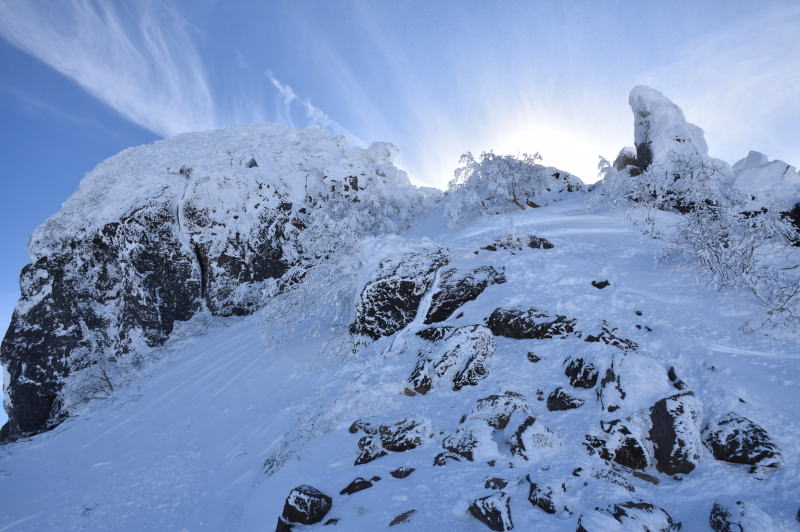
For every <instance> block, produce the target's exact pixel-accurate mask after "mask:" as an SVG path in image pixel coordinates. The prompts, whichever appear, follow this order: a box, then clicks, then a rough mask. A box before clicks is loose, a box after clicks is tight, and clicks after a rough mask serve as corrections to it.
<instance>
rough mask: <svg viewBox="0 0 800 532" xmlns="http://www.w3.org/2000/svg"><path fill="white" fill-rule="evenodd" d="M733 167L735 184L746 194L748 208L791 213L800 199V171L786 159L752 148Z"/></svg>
mask: <svg viewBox="0 0 800 532" xmlns="http://www.w3.org/2000/svg"><path fill="white" fill-rule="evenodd" d="M732 169H733V174H734V176H735V181H734V183H735V184H736V187H737V188H738V189H739V190H741V191H742V192H743V193H744V201H745V205H746V209H747V210H750V211H756V210H758V209H761V208H764V207H766V208H767V209H769V210H773V211H778V212H782V211H783V212H788V211H791V210H792V209H793V208H794V206H795V205H797V203H798V202H800V172H798V171H797V170H796V169H795V168H794V167H793V166H791V165H789V164H787V163H785V162H783V161H780V160H777V159H776V160H774V161H770V160H769V158H768V157H767V156H766V155H764V154H763V153H759V152H757V151H751V152H750V153H748V154H747V157H745V158H744V159H741V160H739V161H737V162H735V163H734V164H733V167H732Z"/></svg>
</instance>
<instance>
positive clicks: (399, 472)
mask: <svg viewBox="0 0 800 532" xmlns="http://www.w3.org/2000/svg"><path fill="white" fill-rule="evenodd" d="M414 471H415V469H414V468H413V467H398V468H397V469H395V470H394V471H391V472H390V473H389V474H390V475H392V476H393V477H394V478H406V477H407V476H408V475H410V474H411V473H413V472H414Z"/></svg>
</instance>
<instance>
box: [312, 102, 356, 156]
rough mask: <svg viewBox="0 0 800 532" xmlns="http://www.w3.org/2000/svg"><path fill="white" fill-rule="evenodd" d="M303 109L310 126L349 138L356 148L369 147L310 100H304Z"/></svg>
mask: <svg viewBox="0 0 800 532" xmlns="http://www.w3.org/2000/svg"><path fill="white" fill-rule="evenodd" d="M303 108H304V109H305V112H306V118H307V119H308V123H309V124H312V125H315V126H319V127H321V128H323V129H327V130H328V131H331V132H333V133H336V134H337V135H343V136H344V137H345V138H347V140H348V141H349V142H350V144H352V145H354V146H359V147H362V148H364V147H366V146H367V143H366V142H365V141H364V140H363V139H361V138H359V137H357V136H356V135H354V134H353V133H351V132H350V131H348V130H347V128H345V127H344V126H342V125H341V124H340V123H339V122H337V121H336V120H334V119H333V118H331V117H330V116H328V115H327V113H325V111H323V110H322V109H320V108H319V107H315V106H314V104H312V103H311V101H310V100H309V99H308V98H306V99H305V100H303Z"/></svg>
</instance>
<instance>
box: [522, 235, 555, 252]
mask: <svg viewBox="0 0 800 532" xmlns="http://www.w3.org/2000/svg"><path fill="white" fill-rule="evenodd" d="M528 247H529V248H533V249H552V248H553V244H552V242H550V241H549V240H547V239H546V238H542V237H539V236H534V235H531V236H529V237H528Z"/></svg>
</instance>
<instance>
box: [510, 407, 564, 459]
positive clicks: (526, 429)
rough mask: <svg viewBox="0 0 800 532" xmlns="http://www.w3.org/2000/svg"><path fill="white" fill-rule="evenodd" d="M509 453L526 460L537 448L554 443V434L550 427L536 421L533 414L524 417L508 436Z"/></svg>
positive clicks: (550, 445)
mask: <svg viewBox="0 0 800 532" xmlns="http://www.w3.org/2000/svg"><path fill="white" fill-rule="evenodd" d="M509 440H510V441H509V443H510V450H511V454H513V455H515V456H519V457H521V458H524V459H525V460H528V459H530V458H531V454H532V453H533V452H534V451H536V450H537V449H542V448H547V447H552V446H554V445H556V440H555V435H554V434H553V433H552V431H551V430H550V429H548V428H547V427H545V426H544V425H542V423H541V422H538V421H536V418H534V417H533V416H528V417H526V418H525V419H524V420H523V421H522V422H521V423H520V424H519V426H518V427H517V429H516V430H515V431H514V433H513V435H511V437H510V438H509Z"/></svg>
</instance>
